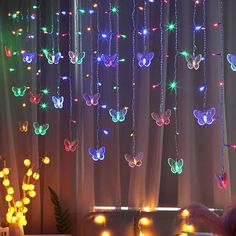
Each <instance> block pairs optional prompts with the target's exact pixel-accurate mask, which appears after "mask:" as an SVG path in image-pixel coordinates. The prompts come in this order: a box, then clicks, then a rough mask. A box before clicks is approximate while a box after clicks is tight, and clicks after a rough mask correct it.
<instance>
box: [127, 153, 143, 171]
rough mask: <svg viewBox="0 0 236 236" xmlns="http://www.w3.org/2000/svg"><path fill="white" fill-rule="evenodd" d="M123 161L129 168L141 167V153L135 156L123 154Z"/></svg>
mask: <svg viewBox="0 0 236 236" xmlns="http://www.w3.org/2000/svg"><path fill="white" fill-rule="evenodd" d="M125 160H126V161H127V162H128V164H129V166H130V167H131V168H134V167H136V166H137V167H140V166H141V165H142V160H143V153H142V152H139V153H138V154H136V155H132V154H131V155H129V154H125Z"/></svg>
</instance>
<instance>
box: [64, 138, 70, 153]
mask: <svg viewBox="0 0 236 236" xmlns="http://www.w3.org/2000/svg"><path fill="white" fill-rule="evenodd" d="M70 146H71V143H70V141H69V140H68V139H64V148H65V151H66V152H69V151H70Z"/></svg>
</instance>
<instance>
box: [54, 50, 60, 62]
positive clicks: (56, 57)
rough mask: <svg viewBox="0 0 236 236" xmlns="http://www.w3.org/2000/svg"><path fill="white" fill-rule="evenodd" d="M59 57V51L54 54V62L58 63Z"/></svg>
mask: <svg viewBox="0 0 236 236" xmlns="http://www.w3.org/2000/svg"><path fill="white" fill-rule="evenodd" d="M60 58H61V53H60V52H58V53H56V54H55V60H54V64H58V63H59V60H60Z"/></svg>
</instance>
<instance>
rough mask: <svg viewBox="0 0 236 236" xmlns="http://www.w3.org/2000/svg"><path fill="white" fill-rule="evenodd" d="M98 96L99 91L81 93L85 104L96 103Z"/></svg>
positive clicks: (94, 104)
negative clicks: (89, 93) (91, 93)
mask: <svg viewBox="0 0 236 236" xmlns="http://www.w3.org/2000/svg"><path fill="white" fill-rule="evenodd" d="M100 97H101V94H100V93H96V94H94V95H88V94H86V93H84V94H83V98H84V100H85V102H86V105H87V106H92V105H93V106H96V105H98V101H99V99H100Z"/></svg>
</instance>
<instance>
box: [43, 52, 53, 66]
mask: <svg viewBox="0 0 236 236" xmlns="http://www.w3.org/2000/svg"><path fill="white" fill-rule="evenodd" d="M45 56H46V58H47V60H48V63H49V64H50V65H51V64H53V63H54V61H55V56H54V55H53V54H51V53H46V54H45Z"/></svg>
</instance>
